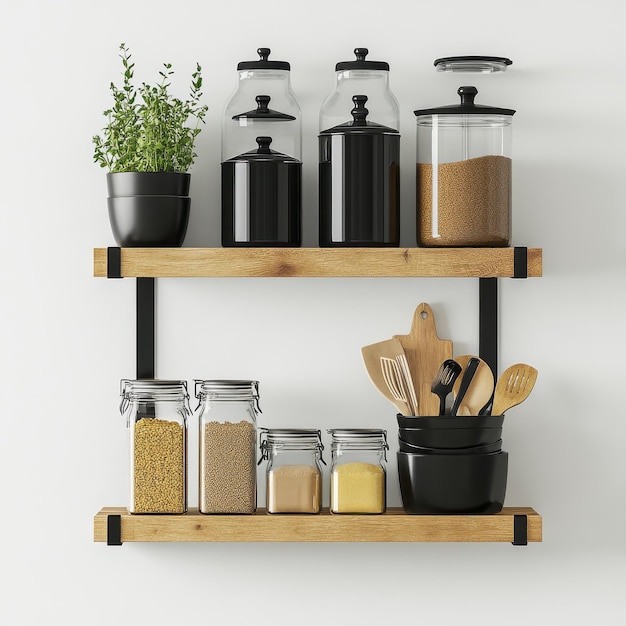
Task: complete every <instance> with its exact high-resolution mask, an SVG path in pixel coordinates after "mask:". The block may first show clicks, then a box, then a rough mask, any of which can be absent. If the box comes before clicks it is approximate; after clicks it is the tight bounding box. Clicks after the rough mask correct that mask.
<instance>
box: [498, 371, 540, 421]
mask: <svg viewBox="0 0 626 626" xmlns="http://www.w3.org/2000/svg"><path fill="white" fill-rule="evenodd" d="M536 380H537V370H536V369H535V368H534V367H532V366H531V365H526V364H525V363H517V364H516V365H511V367H508V368H507V369H506V370H504V372H503V373H502V376H500V378H498V382H497V383H496V390H495V392H494V395H493V407H492V409H491V414H492V415H503V414H504V413H505V412H506V411H507V410H508V409H511V408H513V407H514V406H517V405H518V404H520V403H521V402H524V400H526V398H528V396H529V395H530V392H531V391H532V390H533V387H534V386H535V381H536Z"/></svg>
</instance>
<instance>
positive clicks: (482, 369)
mask: <svg viewBox="0 0 626 626" xmlns="http://www.w3.org/2000/svg"><path fill="white" fill-rule="evenodd" d="M472 358H474V359H478V367H477V368H476V372H475V373H474V376H473V377H472V380H471V382H470V384H469V387H468V388H467V391H466V392H465V395H464V396H463V398H461V403H460V406H458V409H457V415H478V414H479V413H480V411H481V409H482V408H483V407H484V406H485V405H486V404H487V403H488V402H489V401H490V400H491V396H492V394H493V392H494V391H493V387H494V378H493V372H492V371H491V368H490V367H489V365H487V363H486V361H483V360H482V359H481V358H480V357H473V356H472V355H471V354H465V355H462V356H457V357H454V360H455V361H456V362H457V363H458V364H459V365H460V366H461V367H462V368H463V371H462V372H461V374H460V375H459V377H458V378H457V379H456V381H455V383H454V387H453V388H452V393H453V394H454V396H455V401H456V396H457V395H458V393H459V389H460V387H461V382H462V380H463V374H464V373H465V370H466V369H467V365H468V363H469V361H470V359H472Z"/></svg>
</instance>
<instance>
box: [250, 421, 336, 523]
mask: <svg viewBox="0 0 626 626" xmlns="http://www.w3.org/2000/svg"><path fill="white" fill-rule="evenodd" d="M323 449H324V446H323V445H322V439H321V433H320V431H319V430H313V429H298V428H288V429H263V431H262V432H261V455H262V457H261V458H262V460H263V459H264V460H266V461H267V468H266V484H267V486H266V509H267V512H268V513H309V514H311V513H312V514H314V513H319V512H320V510H321V508H322V467H321V463H324V460H323V458H322V450H323Z"/></svg>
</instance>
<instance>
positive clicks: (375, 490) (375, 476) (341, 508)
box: [328, 428, 389, 514]
mask: <svg viewBox="0 0 626 626" xmlns="http://www.w3.org/2000/svg"><path fill="white" fill-rule="evenodd" d="M328 432H329V433H330V435H331V437H332V442H331V452H332V463H331V468H330V512H331V513H370V514H372V513H384V512H385V510H386V472H385V462H386V461H387V450H388V449H389V445H388V444H387V432H386V431H385V430H378V429H367V428H341V429H333V430H329V431H328Z"/></svg>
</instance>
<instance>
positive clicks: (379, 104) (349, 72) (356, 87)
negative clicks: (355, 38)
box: [320, 48, 400, 132]
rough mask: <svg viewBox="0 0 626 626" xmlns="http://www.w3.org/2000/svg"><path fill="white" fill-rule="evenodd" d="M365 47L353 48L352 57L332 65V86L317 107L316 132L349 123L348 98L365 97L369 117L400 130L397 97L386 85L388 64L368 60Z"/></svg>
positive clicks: (349, 105)
mask: <svg viewBox="0 0 626 626" xmlns="http://www.w3.org/2000/svg"><path fill="white" fill-rule="evenodd" d="M368 53H369V50H368V49H367V48H355V49H354V54H355V56H356V60H354V61H342V62H340V63H337V64H336V66H335V87H334V89H333V91H332V92H331V93H330V95H329V96H328V97H327V98H326V100H325V101H324V103H323V104H322V108H321V109H320V132H324V131H327V130H329V129H330V128H334V127H335V126H339V125H340V124H344V123H345V122H350V121H351V119H350V114H349V113H350V109H351V108H352V106H353V105H352V97H353V96H354V95H356V94H364V95H365V96H367V108H368V109H369V120H370V121H372V122H375V123H376V124H380V125H381V126H387V127H389V128H393V129H394V130H395V131H399V130H400V108H399V106H398V100H397V99H396V97H395V96H394V95H393V93H392V91H391V89H390V88H389V63H387V62H385V61H368V60H366V58H365V57H366V56H367V55H368Z"/></svg>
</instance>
